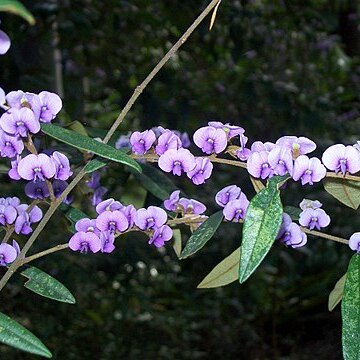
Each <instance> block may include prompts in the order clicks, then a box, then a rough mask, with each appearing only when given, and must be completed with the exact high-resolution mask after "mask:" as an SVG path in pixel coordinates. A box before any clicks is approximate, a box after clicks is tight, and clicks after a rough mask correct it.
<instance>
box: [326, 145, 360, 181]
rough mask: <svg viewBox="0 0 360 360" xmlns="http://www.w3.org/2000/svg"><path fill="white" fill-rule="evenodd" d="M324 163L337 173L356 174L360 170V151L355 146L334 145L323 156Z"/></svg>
mask: <svg viewBox="0 0 360 360" xmlns="http://www.w3.org/2000/svg"><path fill="white" fill-rule="evenodd" d="M322 161H323V163H324V165H325V166H326V167H327V168H328V169H329V170H333V171H335V172H336V173H338V172H340V171H341V172H342V174H343V175H344V176H345V175H346V173H347V172H349V173H350V174H355V173H357V172H358V171H359V170H360V153H359V152H358V151H357V150H356V149H355V148H354V147H353V146H350V145H348V146H345V145H343V144H336V145H332V146H330V147H329V148H327V149H326V150H325V152H324V154H323V156H322Z"/></svg>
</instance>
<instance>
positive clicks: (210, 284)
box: [198, 248, 240, 289]
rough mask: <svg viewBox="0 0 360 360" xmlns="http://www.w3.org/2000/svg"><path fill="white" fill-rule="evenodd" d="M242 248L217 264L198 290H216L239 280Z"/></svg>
mask: <svg viewBox="0 0 360 360" xmlns="http://www.w3.org/2000/svg"><path fill="white" fill-rule="evenodd" d="M239 262H240V248H237V249H236V250H235V251H234V252H233V253H231V254H230V255H229V256H228V257H226V258H225V259H224V260H222V261H221V262H220V263H219V264H217V265H216V266H215V267H214V268H213V269H212V270H211V271H210V273H209V274H208V275H207V276H206V277H205V278H204V280H203V281H202V282H201V283H200V284H199V285H198V288H200V289H202V288H214V287H219V286H225V285H228V284H230V283H232V282H234V281H236V280H237V279H238V278H239Z"/></svg>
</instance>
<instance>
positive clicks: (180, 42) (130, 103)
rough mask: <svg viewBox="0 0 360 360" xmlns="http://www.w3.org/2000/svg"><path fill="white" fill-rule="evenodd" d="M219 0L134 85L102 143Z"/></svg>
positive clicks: (110, 135)
mask: <svg viewBox="0 0 360 360" xmlns="http://www.w3.org/2000/svg"><path fill="white" fill-rule="evenodd" d="M218 2H219V0H212V1H211V2H210V4H209V5H208V6H207V7H206V9H205V10H204V11H203V12H202V13H201V14H200V15H199V17H198V18H197V19H196V20H195V21H194V22H193V23H192V24H191V26H190V27H189V28H188V29H187V30H186V32H185V33H184V35H183V36H181V38H180V39H179V40H178V41H177V42H176V43H175V45H173V47H172V48H171V49H170V50H169V51H168V52H167V53H166V54H165V56H164V57H163V58H162V59H161V60H160V61H159V63H158V64H157V65H156V66H155V68H154V69H153V70H152V71H151V72H150V74H149V75H148V76H147V77H146V78H145V80H144V81H143V82H142V83H141V84H140V85H138V86H137V87H136V89H135V90H134V93H133V94H132V96H131V98H130V99H129V101H128V102H127V104H126V105H125V107H124V108H123V109H122V111H121V113H120V115H119V116H118V117H117V119H116V120H115V122H114V123H113V125H112V126H111V128H110V130H109V132H108V133H107V134H106V136H105V138H104V141H103V142H104V143H105V144H107V143H108V142H109V140H110V139H111V137H112V136H113V134H114V132H115V131H116V129H117V128H118V127H119V125H120V124H121V123H122V122H123V120H124V118H125V116H126V115H127V113H128V112H129V110H130V109H131V108H132V106H133V105H134V103H135V101H136V100H137V98H138V97H139V96H140V94H141V93H142V92H143V91H144V89H145V88H146V86H147V85H148V84H149V83H150V81H151V80H152V79H153V78H154V77H155V75H156V74H157V73H158V72H159V71H160V70H161V68H162V67H163V66H164V65H165V64H166V63H167V62H168V61H169V60H170V58H171V57H172V56H173V55H174V54H175V53H176V52H177V51H178V50H179V48H180V47H181V46H182V45H183V44H184V43H185V41H186V40H187V39H188V37H189V36H190V35H191V34H192V32H193V31H194V30H195V29H196V28H197V27H198V26H199V25H200V23H201V22H202V21H203V20H204V19H205V17H206V16H207V15H208V14H209V12H210V11H211V10H212V9H213V8H214V7H215V6H216V5H217V4H218Z"/></svg>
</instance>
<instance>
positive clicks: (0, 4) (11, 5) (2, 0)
mask: <svg viewBox="0 0 360 360" xmlns="http://www.w3.org/2000/svg"><path fill="white" fill-rule="evenodd" d="M0 11H2V12H8V13H12V14H15V15H18V16H21V17H22V18H23V19H25V20H26V21H27V22H28V23H29V24H30V25H34V24H35V19H34V17H33V16H32V14H31V13H30V11H29V10H28V9H26V7H25V6H24V5H23V4H22V3H21V2H20V1H16V0H0Z"/></svg>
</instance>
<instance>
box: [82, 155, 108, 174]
mask: <svg viewBox="0 0 360 360" xmlns="http://www.w3.org/2000/svg"><path fill="white" fill-rule="evenodd" d="M106 165H107V164H106V163H104V162H103V161H100V160H98V159H94V160H91V161H89V162H88V163H87V164H86V165H85V167H84V171H85V173H86V174H91V173H92V172H94V171H96V170H99V169H101V168H102V167H104V166H106Z"/></svg>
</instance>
